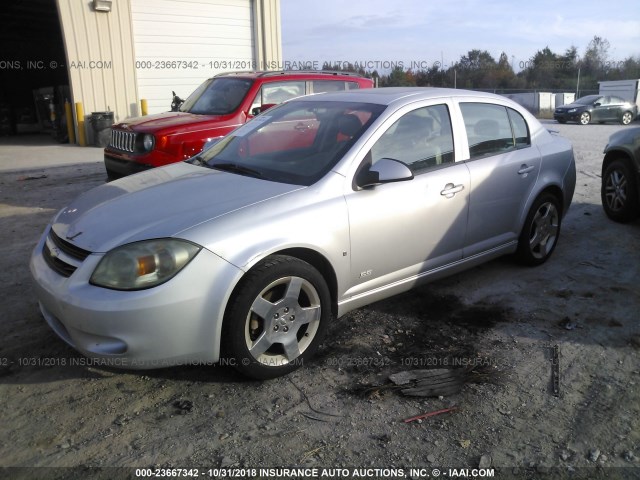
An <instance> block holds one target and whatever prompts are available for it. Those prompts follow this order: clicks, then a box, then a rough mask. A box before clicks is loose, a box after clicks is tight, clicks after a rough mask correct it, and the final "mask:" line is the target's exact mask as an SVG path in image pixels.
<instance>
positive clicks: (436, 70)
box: [323, 35, 640, 92]
mask: <svg viewBox="0 0 640 480" xmlns="http://www.w3.org/2000/svg"><path fill="white" fill-rule="evenodd" d="M610 47H611V45H610V44H609V41H608V40H607V39H605V38H602V37H599V36H597V35H596V36H594V37H593V39H592V40H591V41H590V42H589V44H588V45H587V48H586V50H585V52H584V55H582V56H580V55H578V48H577V47H575V46H571V47H569V48H568V49H567V50H566V51H565V52H564V53H561V54H560V53H556V52H553V51H552V50H551V49H550V48H549V47H548V46H547V47H545V48H543V49H542V50H538V51H537V52H536V53H535V55H533V56H532V57H531V58H530V59H529V60H528V61H525V62H520V63H519V64H518V65H514V60H513V59H512V60H511V61H509V56H508V55H507V54H506V53H505V52H502V53H501V54H500V57H499V58H498V59H497V60H496V59H495V58H494V57H493V56H492V55H491V54H490V53H489V52H488V51H486V50H478V49H475V50H470V51H469V52H468V53H467V54H466V55H462V56H461V57H460V59H459V60H458V61H457V62H455V63H453V64H452V65H450V66H449V67H448V68H446V69H445V68H443V67H442V66H441V65H440V64H439V63H438V62H437V63H436V65H434V66H432V67H430V68H428V69H426V70H415V71H414V70H411V69H405V68H403V67H402V66H396V67H395V68H393V69H392V70H391V71H390V72H389V73H386V74H382V75H381V74H379V73H378V72H377V71H376V70H373V71H365V70H364V69H362V68H357V67H356V66H354V65H352V64H348V63H340V64H336V65H332V64H331V63H325V64H324V65H323V69H325V70H339V71H351V72H356V73H359V74H361V75H364V76H367V77H369V78H378V85H379V86H381V87H396V86H420V87H421V86H424V87H457V88H467V89H481V90H494V91H498V92H499V91H513V90H542V89H544V90H559V91H570V92H575V91H577V90H579V91H580V92H588V91H597V90H598V82H599V81H604V80H625V79H636V78H640V55H635V56H629V57H628V58H626V59H624V60H618V61H615V60H612V59H611V58H610V57H609V49H610ZM515 69H518V72H517V73H516V71H515Z"/></svg>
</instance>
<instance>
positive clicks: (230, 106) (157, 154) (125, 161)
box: [104, 71, 373, 179]
mask: <svg viewBox="0 0 640 480" xmlns="http://www.w3.org/2000/svg"><path fill="white" fill-rule="evenodd" d="M371 87H373V81H372V80H371V79H369V78H365V77H361V76H359V75H355V74H351V73H348V72H322V71H317V72H308V71H284V72H283V71H279V72H230V73H221V74H219V75H216V76H215V77H213V78H210V79H208V80H206V81H205V82H204V83H203V84H202V85H200V86H199V87H198V88H197V89H196V90H195V91H194V92H193V93H192V94H191V95H190V96H189V98H187V99H186V100H185V101H184V103H183V104H182V106H181V107H180V109H179V111H177V112H165V113H159V114H156V115H148V116H144V117H135V118H128V119H126V120H125V121H124V122H122V123H119V124H117V125H114V126H113V128H112V129H111V140H110V142H109V145H108V146H107V147H106V148H105V149H104V163H105V167H106V169H107V175H108V176H109V179H115V178H119V177H123V176H125V175H130V174H132V173H137V172H140V171H143V170H146V169H148V168H153V167H160V166H162V165H167V164H169V163H174V162H179V161H182V160H186V159H187V158H191V157H193V156H194V155H196V154H198V153H199V152H200V151H201V150H202V147H203V145H204V144H205V143H206V142H208V141H210V140H212V139H216V138H219V137H222V136H224V135H226V134H227V133H229V132H230V131H231V130H233V129H234V128H236V127H238V126H239V125H242V124H243V123H245V122H246V121H248V120H250V119H251V118H253V117H254V116H255V115H257V114H259V113H260V112H262V111H263V110H266V109H267V108H269V107H271V106H273V105H276V104H278V103H281V102H284V101H285V100H288V99H290V98H293V97H299V96H301V95H307V94H311V93H321V92H335V91H339V90H351V89H355V88H371Z"/></svg>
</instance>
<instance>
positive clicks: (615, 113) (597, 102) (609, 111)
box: [553, 95, 638, 125]
mask: <svg viewBox="0 0 640 480" xmlns="http://www.w3.org/2000/svg"><path fill="white" fill-rule="evenodd" d="M637 115H638V106H637V105H635V104H633V103H631V102H628V101H626V100H625V99H623V98H620V97H616V96H613V95H587V96H586V97H582V98H579V99H578V100H576V101H575V102H573V103H570V104H568V105H562V106H561V107H558V108H556V109H555V111H554V112H553V118H554V119H555V120H556V121H558V123H566V122H578V123H580V124H581V125H588V124H589V123H592V122H598V123H604V122H620V123H622V124H623V125H629V124H630V123H631V122H632V121H633V120H635V118H636V116H637Z"/></svg>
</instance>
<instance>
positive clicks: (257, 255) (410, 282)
mask: <svg viewBox="0 0 640 480" xmlns="http://www.w3.org/2000/svg"><path fill="white" fill-rule="evenodd" d="M575 181H576V174H575V163H574V158H573V150H572V147H571V145H570V143H569V142H568V141H566V140H565V139H563V138H561V137H558V136H556V135H554V134H552V133H550V132H548V131H547V130H546V129H544V128H543V127H542V126H541V125H540V123H539V122H538V121H537V120H536V119H535V118H534V117H533V116H532V115H531V114H530V113H529V112H527V111H526V110H525V109H523V108H522V107H520V106H519V105H517V104H515V103H513V102H511V101H509V100H507V99H505V98H503V97H500V96H496V95H489V94H484V93H479V92H467V91H463V90H446V89H430V88H427V89H421V88H409V89H407V88H402V89H397V88H387V89H371V90H361V91H352V92H342V93H335V94H321V95H315V96H310V97H304V98H300V99H297V100H293V101H290V102H288V103H285V104H282V105H280V106H278V107H275V108H273V109H270V110H268V111H267V112H265V113H263V114H262V115H260V116H258V117H256V118H255V119H254V120H252V121H251V122H249V123H247V124H245V125H243V126H241V127H239V128H238V129H237V130H235V131H234V132H232V133H231V134H230V135H228V136H227V137H225V138H223V139H222V140H221V141H219V142H218V143H216V144H214V145H213V146H212V147H210V148H209V149H208V150H206V151H205V152H204V153H202V154H201V155H200V156H198V157H195V158H193V159H191V160H189V161H187V162H184V163H179V164H174V165H171V166H168V167H165V168H161V169H153V170H151V171H148V172H144V173H141V174H138V175H134V176H131V177H127V178H124V179H122V180H119V181H116V182H112V183H108V184H105V185H103V186H100V187H98V188H96V189H94V190H91V191H89V192H87V193H85V194H83V195H82V196H80V197H79V198H78V199H76V200H75V201H74V202H73V203H72V204H71V205H69V206H67V207H65V208H64V209H62V210H61V211H60V212H59V213H58V214H57V215H56V216H55V217H54V218H53V220H52V222H51V224H50V225H49V226H47V228H46V230H45V232H44V234H43V236H42V238H41V239H40V241H39V243H38V245H37V246H36V248H35V250H34V252H33V255H32V258H31V265H30V266H31V273H32V276H33V279H34V284H35V293H36V296H37V298H38V301H39V304H40V308H41V311H42V314H43V316H44V318H45V319H46V321H47V322H48V324H49V325H50V326H51V328H52V329H53V330H54V331H55V332H56V333H57V334H58V335H59V336H60V337H61V338H62V339H63V340H64V341H66V342H67V343H68V344H70V345H71V346H73V347H74V348H76V349H77V350H79V351H80V352H82V353H83V354H85V355H87V356H89V357H91V358H93V359H96V360H97V361H100V362H101V364H103V365H110V366H115V367H123V368H158V367H166V366H172V365H180V364H186V363H215V362H218V361H219V360H221V359H224V360H225V362H226V363H228V364H231V365H234V366H235V367H236V368H237V369H239V370H240V371H241V372H243V373H244V374H246V375H249V376H252V377H254V378H262V379H265V378H271V377H275V376H279V375H282V374H286V373H288V372H290V371H292V370H294V369H295V368H297V367H299V366H301V365H302V364H303V363H304V361H305V360H307V359H308V358H310V357H311V356H312V355H313V354H314V352H315V351H316V349H317V347H318V344H319V343H320V342H321V341H322V340H323V337H324V333H325V330H326V327H327V324H328V323H329V322H331V321H333V319H335V318H338V317H340V316H342V315H344V314H345V313H347V312H349V311H350V310H353V309H355V308H358V307H361V306H363V305H366V304H369V303H371V302H375V301H378V300H380V299H383V298H386V297H389V296H391V295H395V294H397V293H400V292H404V291H406V290H409V289H410V288H412V287H414V286H416V285H419V284H421V283H423V282H425V281H429V280H433V279H436V278H440V277H443V276H445V275H450V274H452V273H454V272H459V271H460V270H463V269H467V268H470V267H472V266H475V265H478V264H479V263H481V262H486V261H489V260H491V259H493V258H496V257H498V256H500V255H505V254H515V256H516V257H517V258H518V259H520V260H521V261H522V262H523V263H525V264H528V265H538V264H541V263H543V262H545V261H546V260H547V259H548V258H549V257H550V256H551V254H552V252H553V250H554V248H555V247H556V245H557V242H558V238H559V235H560V226H561V222H562V218H563V216H564V215H565V214H566V212H567V209H568V208H569V205H570V203H571V199H572V196H573V192H574V187H575Z"/></svg>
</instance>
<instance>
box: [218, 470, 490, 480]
mask: <svg viewBox="0 0 640 480" xmlns="http://www.w3.org/2000/svg"><path fill="white" fill-rule="evenodd" d="M209 473H210V474H211V475H213V476H215V477H216V478H255V477H259V478H277V479H283V478H291V479H294V478H412V479H415V478H439V477H445V478H447V477H448V478H493V477H494V475H495V470H494V469H493V468H459V469H456V468H448V469H442V470H441V469H438V468H237V469H236V468H217V469H213V470H210V471H209Z"/></svg>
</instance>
